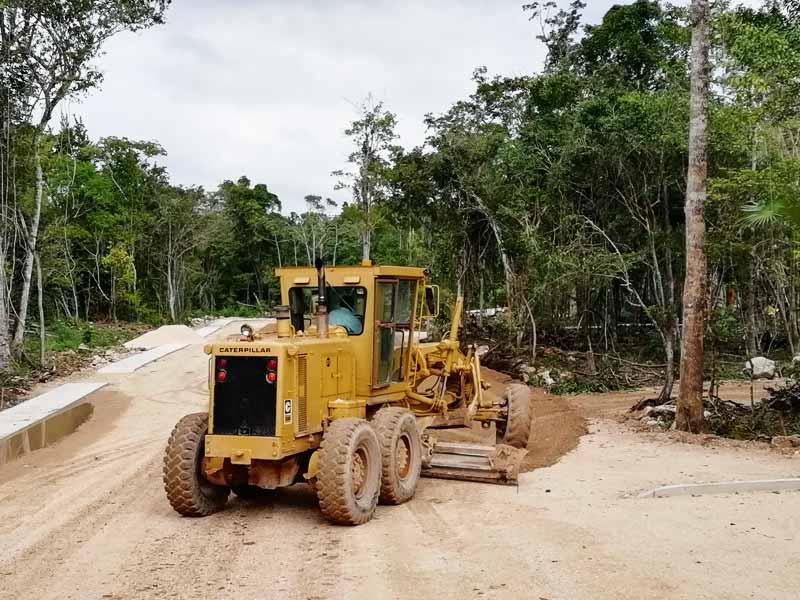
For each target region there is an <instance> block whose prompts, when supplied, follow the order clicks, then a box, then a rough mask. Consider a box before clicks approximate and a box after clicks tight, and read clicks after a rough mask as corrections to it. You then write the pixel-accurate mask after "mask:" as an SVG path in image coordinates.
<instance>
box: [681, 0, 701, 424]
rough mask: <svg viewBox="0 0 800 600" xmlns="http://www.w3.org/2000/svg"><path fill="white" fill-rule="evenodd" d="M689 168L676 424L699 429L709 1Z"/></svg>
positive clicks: (697, 36) (697, 30)
mask: <svg viewBox="0 0 800 600" xmlns="http://www.w3.org/2000/svg"><path fill="white" fill-rule="evenodd" d="M690 14H691V24H692V62H691V65H692V68H691V99H690V121H689V169H688V173H687V182H686V206H685V213H686V275H685V281H684V286H683V335H682V338H681V366H680V389H679V396H678V405H677V413H676V416H675V423H676V428H677V429H679V430H681V431H690V432H692V433H700V432H702V431H703V430H704V428H705V419H704V417H703V336H704V326H705V314H706V308H707V307H706V305H707V297H706V288H707V284H706V281H707V273H706V256H705V220H704V206H705V202H706V196H707V181H706V179H707V175H708V156H707V147H708V103H709V65H708V54H709V46H710V37H709V4H708V0H693V1H692V6H691V13H690Z"/></svg>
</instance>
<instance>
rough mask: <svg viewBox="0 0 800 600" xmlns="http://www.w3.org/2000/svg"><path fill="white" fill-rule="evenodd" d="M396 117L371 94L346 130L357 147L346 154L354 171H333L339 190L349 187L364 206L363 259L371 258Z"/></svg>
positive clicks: (392, 149) (362, 208) (385, 188)
mask: <svg viewBox="0 0 800 600" xmlns="http://www.w3.org/2000/svg"><path fill="white" fill-rule="evenodd" d="M396 124H397V117H396V116H395V115H394V114H393V113H391V112H389V111H388V110H386V109H385V108H384V107H383V102H376V101H375V100H374V98H373V97H372V96H371V95H370V96H368V97H367V99H366V100H365V101H364V103H363V104H362V105H361V106H360V108H359V118H358V119H356V120H355V121H353V122H352V123H351V124H350V127H348V128H347V129H346V130H345V135H347V136H348V137H349V138H350V139H351V140H352V142H353V145H354V146H355V150H354V151H353V152H351V153H350V155H349V156H348V157H347V162H348V163H349V164H350V165H352V170H351V171H344V170H339V171H334V172H333V175H334V176H335V177H337V178H338V182H337V183H336V189H337V190H339V189H350V190H351V191H352V194H353V201H354V202H355V204H356V205H357V206H358V207H359V208H360V209H361V215H362V218H363V222H362V228H361V248H362V257H361V258H362V260H369V259H370V252H371V242H372V231H373V230H374V228H375V223H374V220H373V218H372V216H373V215H372V208H373V206H374V205H375V204H377V203H379V202H381V201H383V200H384V199H385V198H386V195H387V169H388V168H389V165H390V159H391V157H392V155H393V154H395V153H396V151H397V147H396V146H395V145H393V143H392V142H393V141H394V140H395V139H396V138H397V134H395V131H394V128H395V125H396Z"/></svg>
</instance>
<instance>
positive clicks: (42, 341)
mask: <svg viewBox="0 0 800 600" xmlns="http://www.w3.org/2000/svg"><path fill="white" fill-rule="evenodd" d="M35 257H36V296H37V300H38V305H39V365H41V366H42V367H44V366H45V364H44V363H45V355H46V352H47V332H46V331H45V328H44V290H43V289H42V263H41V261H40V260H39V253H38V252H37V253H36V254H35Z"/></svg>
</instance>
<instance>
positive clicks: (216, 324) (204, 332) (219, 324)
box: [195, 318, 239, 338]
mask: <svg viewBox="0 0 800 600" xmlns="http://www.w3.org/2000/svg"><path fill="white" fill-rule="evenodd" d="M238 320H239V319H234V318H228V319H217V320H216V321H212V322H211V323H209V324H208V325H206V326H205V327H201V328H200V329H197V330H196V331H195V333H197V335H199V336H200V337H202V338H206V337H208V336H210V335H211V334H212V333H216V332H217V331H219V330H220V329H222V328H223V327H226V326H228V325H230V324H231V323H233V322H234V321H238Z"/></svg>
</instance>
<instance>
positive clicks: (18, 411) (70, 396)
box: [0, 382, 108, 442]
mask: <svg viewBox="0 0 800 600" xmlns="http://www.w3.org/2000/svg"><path fill="white" fill-rule="evenodd" d="M106 385H108V384H107V383H106V382H102V383H98V382H80V383H65V384H63V385H60V386H58V387H57V388H54V389H52V390H49V391H47V392H45V393H43V394H40V395H38V396H35V397H33V398H31V399H30V400H25V401H24V402H21V403H20V404H17V405H16V406H12V407H11V408H8V409H6V410H4V411H2V412H0V442H2V441H4V440H6V439H8V438H10V437H12V436H15V435H17V434H18V433H21V432H23V431H25V430H26V429H30V428H31V427H34V426H36V425H38V424H39V423H41V422H42V421H45V420H46V419H48V418H50V417H52V416H54V415H56V414H58V413H60V412H63V411H65V410H68V409H70V408H72V407H74V406H75V405H77V404H80V403H81V402H83V399H84V398H85V397H86V396H88V395H89V394H92V393H94V392H96V391H97V390H99V389H100V388H102V387H104V386H106Z"/></svg>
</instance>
